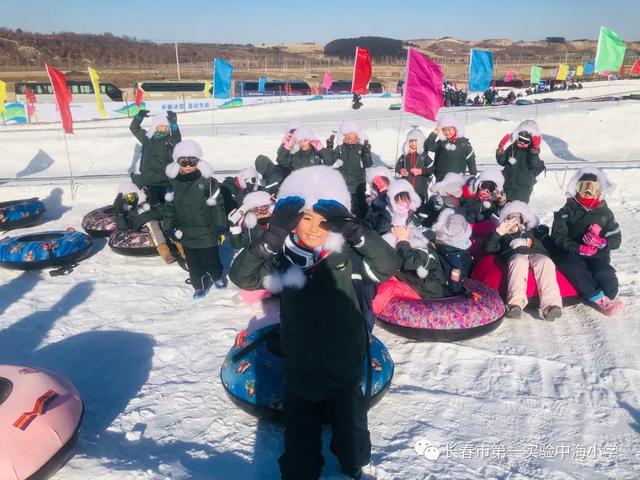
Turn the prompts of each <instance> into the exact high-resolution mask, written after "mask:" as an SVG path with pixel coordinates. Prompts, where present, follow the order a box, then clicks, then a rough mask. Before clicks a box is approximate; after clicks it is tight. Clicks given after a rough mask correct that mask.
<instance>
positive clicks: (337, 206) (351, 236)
mask: <svg viewBox="0 0 640 480" xmlns="http://www.w3.org/2000/svg"><path fill="white" fill-rule="evenodd" d="M313 211H314V212H316V213H317V214H319V215H322V216H323V217H324V218H325V219H326V220H325V221H324V222H323V225H324V227H325V228H326V229H327V230H329V231H331V232H335V233H340V234H342V236H343V237H344V239H345V240H346V241H347V242H349V243H352V244H355V245H357V244H359V243H361V242H362V241H363V240H364V233H365V230H366V227H365V226H364V225H363V224H362V223H360V221H359V220H358V219H357V218H356V217H354V216H353V215H352V213H351V212H350V211H349V210H347V208H346V207H345V206H344V205H342V204H341V203H339V202H336V201H335V200H318V203H316V204H315V205H314V206H313Z"/></svg>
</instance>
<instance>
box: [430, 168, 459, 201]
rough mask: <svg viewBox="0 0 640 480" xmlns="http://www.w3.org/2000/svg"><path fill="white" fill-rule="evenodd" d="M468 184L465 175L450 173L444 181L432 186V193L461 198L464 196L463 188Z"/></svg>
mask: <svg viewBox="0 0 640 480" xmlns="http://www.w3.org/2000/svg"><path fill="white" fill-rule="evenodd" d="M465 182H466V178H465V176H464V175H462V174H460V173H454V172H449V173H447V174H446V175H445V176H444V178H443V179H442V180H440V181H439V182H436V183H434V184H433V185H431V188H430V189H429V190H431V193H432V194H434V195H441V196H452V197H456V198H459V197H461V196H462V187H464V184H465Z"/></svg>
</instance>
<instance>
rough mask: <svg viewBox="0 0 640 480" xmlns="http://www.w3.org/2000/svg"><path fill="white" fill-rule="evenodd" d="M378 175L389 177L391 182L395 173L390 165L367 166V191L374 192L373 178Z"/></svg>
mask: <svg viewBox="0 0 640 480" xmlns="http://www.w3.org/2000/svg"><path fill="white" fill-rule="evenodd" d="M376 177H384V178H387V179H388V180H389V183H391V182H392V181H393V173H392V172H391V170H390V169H389V167H385V166H382V165H378V166H377V167H372V168H367V192H369V193H371V192H373V179H374V178H376Z"/></svg>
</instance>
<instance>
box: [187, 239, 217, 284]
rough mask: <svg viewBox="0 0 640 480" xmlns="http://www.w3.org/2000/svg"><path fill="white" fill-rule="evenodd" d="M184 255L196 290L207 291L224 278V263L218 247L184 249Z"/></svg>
mask: <svg viewBox="0 0 640 480" xmlns="http://www.w3.org/2000/svg"><path fill="white" fill-rule="evenodd" d="M184 254H185V257H186V261H187V266H188V267H189V279H190V280H191V286H192V287H193V288H194V290H203V289H207V288H209V287H211V285H213V282H214V281H216V280H219V279H220V278H222V263H220V256H219V254H218V247H207V248H188V247H184Z"/></svg>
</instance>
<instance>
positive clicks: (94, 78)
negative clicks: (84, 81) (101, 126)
mask: <svg viewBox="0 0 640 480" xmlns="http://www.w3.org/2000/svg"><path fill="white" fill-rule="evenodd" d="M88 68H89V77H90V78H91V84H92V85H93V91H94V93H95V95H96V106H97V107H98V112H100V115H102V116H103V117H108V116H109V115H108V114H107V111H106V110H105V109H104V104H103V103H102V97H101V96H100V77H99V76H98V72H96V71H95V70H94V69H93V68H91V67H88Z"/></svg>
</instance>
